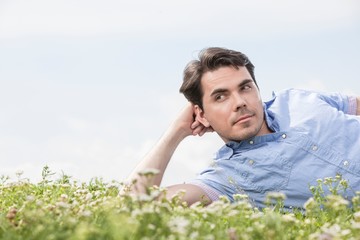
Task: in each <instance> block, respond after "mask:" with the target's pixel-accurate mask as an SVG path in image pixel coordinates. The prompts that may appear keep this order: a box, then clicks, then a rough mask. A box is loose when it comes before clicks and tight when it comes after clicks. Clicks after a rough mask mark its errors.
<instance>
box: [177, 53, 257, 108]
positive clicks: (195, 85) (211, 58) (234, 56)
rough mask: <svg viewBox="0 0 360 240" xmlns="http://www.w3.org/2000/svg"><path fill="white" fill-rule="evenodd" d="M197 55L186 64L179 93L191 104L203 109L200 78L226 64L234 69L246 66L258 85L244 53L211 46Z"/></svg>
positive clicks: (251, 66) (252, 68)
mask: <svg viewBox="0 0 360 240" xmlns="http://www.w3.org/2000/svg"><path fill="white" fill-rule="evenodd" d="M198 57H199V60H193V61H191V62H189V63H188V64H187V65H186V67H185V69H184V76H183V83H182V85H181V87H180V93H183V94H184V95H185V97H186V99H187V100H189V101H190V102H192V103H193V104H196V105H199V107H200V108H201V109H203V105H202V97H203V92H202V88H201V78H202V76H203V75H204V74H205V73H206V72H209V71H215V70H217V69H219V68H220V67H227V66H232V67H234V68H236V69H238V68H239V67H246V69H247V70H248V72H249V73H250V75H251V77H252V79H253V80H254V82H255V85H256V86H257V87H258V85H257V83H256V80H255V75H254V65H253V64H252V63H251V62H250V60H249V59H248V57H247V56H246V55H245V54H243V53H241V52H237V51H234V50H230V49H226V48H219V47H211V48H205V49H203V50H202V51H200V53H199V56H198Z"/></svg>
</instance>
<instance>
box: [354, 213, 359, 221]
mask: <svg viewBox="0 0 360 240" xmlns="http://www.w3.org/2000/svg"><path fill="white" fill-rule="evenodd" d="M354 220H355V221H356V222H360V211H358V212H355V213H354Z"/></svg>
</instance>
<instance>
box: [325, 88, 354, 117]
mask: <svg viewBox="0 0 360 240" xmlns="http://www.w3.org/2000/svg"><path fill="white" fill-rule="evenodd" d="M319 96H320V98H321V99H322V100H324V101H325V102H326V103H328V104H329V105H330V106H332V107H334V108H336V109H338V110H339V111H342V112H344V113H345V114H349V115H356V107H357V104H356V97H355V96H347V95H344V94H341V93H335V92H333V93H319Z"/></svg>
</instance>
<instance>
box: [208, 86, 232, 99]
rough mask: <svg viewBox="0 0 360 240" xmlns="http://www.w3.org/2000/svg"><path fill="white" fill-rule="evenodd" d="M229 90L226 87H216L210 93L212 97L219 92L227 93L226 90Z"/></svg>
mask: <svg viewBox="0 0 360 240" xmlns="http://www.w3.org/2000/svg"><path fill="white" fill-rule="evenodd" d="M228 91H229V90H228V89H226V88H218V89H215V90H214V91H213V92H212V93H211V94H210V97H212V96H214V95H217V94H219V93H225V92H228Z"/></svg>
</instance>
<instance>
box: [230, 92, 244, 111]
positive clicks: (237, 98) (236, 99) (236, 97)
mask: <svg viewBox="0 0 360 240" xmlns="http://www.w3.org/2000/svg"><path fill="white" fill-rule="evenodd" d="M233 106H234V107H233V110H234V111H238V110H239V109H240V108H243V107H245V106H246V101H245V99H244V97H243V96H241V95H240V94H239V93H235V94H233Z"/></svg>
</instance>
